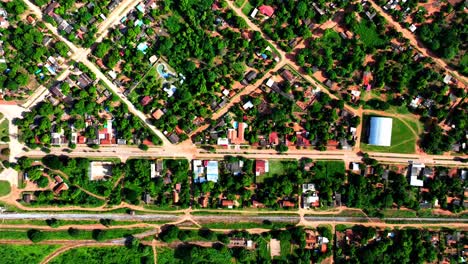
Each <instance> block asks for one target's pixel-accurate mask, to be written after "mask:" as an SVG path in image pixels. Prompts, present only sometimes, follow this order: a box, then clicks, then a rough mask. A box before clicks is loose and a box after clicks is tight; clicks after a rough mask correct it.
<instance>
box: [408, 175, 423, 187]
mask: <svg viewBox="0 0 468 264" xmlns="http://www.w3.org/2000/svg"><path fill="white" fill-rule="evenodd" d="M410 185H411V186H416V187H423V185H424V181H423V180H420V179H418V176H411V177H410Z"/></svg>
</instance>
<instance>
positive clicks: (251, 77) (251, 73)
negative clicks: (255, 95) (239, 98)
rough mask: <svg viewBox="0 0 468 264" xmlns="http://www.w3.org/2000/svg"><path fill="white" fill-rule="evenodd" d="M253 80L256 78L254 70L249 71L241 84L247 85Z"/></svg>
mask: <svg viewBox="0 0 468 264" xmlns="http://www.w3.org/2000/svg"><path fill="white" fill-rule="evenodd" d="M255 78H257V72H255V71H254V70H251V71H249V72H248V73H247V74H246V75H245V77H244V79H243V80H242V84H243V85H248V84H249V83H250V82H252V81H253V80H254V79H255Z"/></svg>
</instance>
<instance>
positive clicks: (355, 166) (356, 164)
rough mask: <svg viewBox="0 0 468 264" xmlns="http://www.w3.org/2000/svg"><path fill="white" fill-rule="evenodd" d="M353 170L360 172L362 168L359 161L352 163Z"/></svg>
mask: <svg viewBox="0 0 468 264" xmlns="http://www.w3.org/2000/svg"><path fill="white" fill-rule="evenodd" d="M351 170H352V171H355V172H360V171H361V168H360V166H359V163H357V162H353V163H351Z"/></svg>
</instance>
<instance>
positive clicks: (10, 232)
mask: <svg viewBox="0 0 468 264" xmlns="http://www.w3.org/2000/svg"><path fill="white" fill-rule="evenodd" d="M102 230H103V231H104V233H103V235H102V239H103V240H108V239H115V238H123V237H126V236H129V235H133V234H138V233H142V232H144V231H147V230H149V229H148V228H135V229H102ZM27 232H28V230H27V229H3V230H0V239H15V240H27V239H28V235H27ZM42 232H43V233H44V240H62V239H64V240H92V239H93V230H79V232H78V233H77V234H76V235H75V236H71V235H70V234H69V233H68V230H57V231H42Z"/></svg>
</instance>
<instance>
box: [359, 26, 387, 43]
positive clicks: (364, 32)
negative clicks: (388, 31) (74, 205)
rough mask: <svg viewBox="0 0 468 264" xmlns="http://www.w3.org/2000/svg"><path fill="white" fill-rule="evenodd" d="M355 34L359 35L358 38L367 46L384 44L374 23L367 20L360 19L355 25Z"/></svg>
mask: <svg viewBox="0 0 468 264" xmlns="http://www.w3.org/2000/svg"><path fill="white" fill-rule="evenodd" d="M355 31H356V34H358V35H359V37H360V40H361V41H362V42H363V43H364V45H366V46H367V47H376V46H380V45H383V44H385V42H384V40H383V39H381V38H380V36H379V34H378V33H377V29H376V27H375V25H374V24H372V23H371V22H368V21H367V20H362V21H361V22H360V23H359V24H358V25H357V27H356V30H355Z"/></svg>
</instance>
